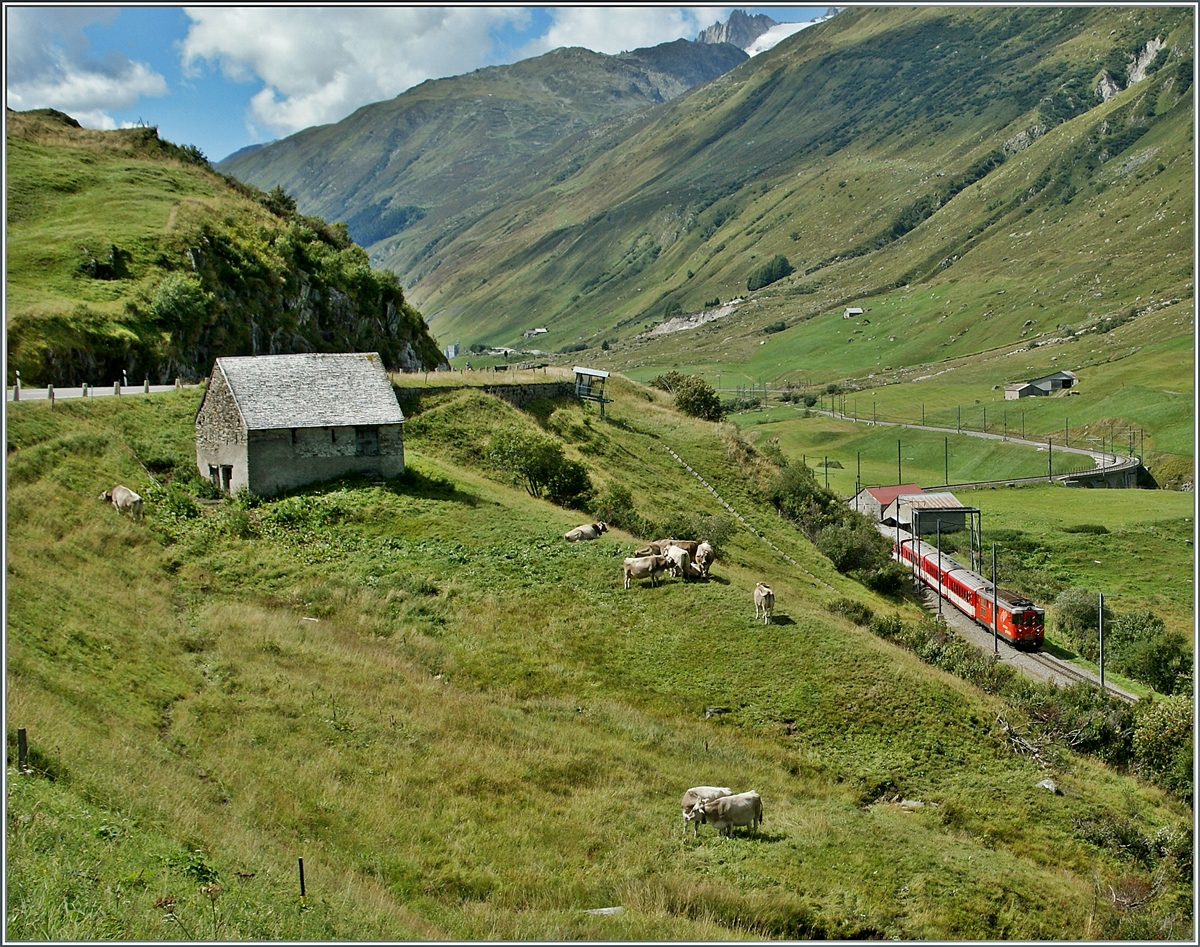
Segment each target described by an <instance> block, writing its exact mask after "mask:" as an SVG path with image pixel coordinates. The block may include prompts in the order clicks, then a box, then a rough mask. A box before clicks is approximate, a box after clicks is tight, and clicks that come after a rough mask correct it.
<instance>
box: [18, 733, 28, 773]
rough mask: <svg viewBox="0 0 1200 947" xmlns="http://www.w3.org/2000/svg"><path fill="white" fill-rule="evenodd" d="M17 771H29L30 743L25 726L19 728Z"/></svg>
mask: <svg viewBox="0 0 1200 947" xmlns="http://www.w3.org/2000/svg"><path fill="white" fill-rule="evenodd" d="M17 772H18V773H28V772H29V743H28V740H27V737H26V735H25V728H24V727H18V728H17Z"/></svg>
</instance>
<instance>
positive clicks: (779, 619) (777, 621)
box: [771, 615, 796, 625]
mask: <svg viewBox="0 0 1200 947" xmlns="http://www.w3.org/2000/svg"><path fill="white" fill-rule="evenodd" d="M771 624H772V625H794V624H796V623H795V622H794V621H792V618H791V616H790V615H772V616H771Z"/></svg>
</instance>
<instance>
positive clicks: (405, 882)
mask: <svg viewBox="0 0 1200 947" xmlns="http://www.w3.org/2000/svg"><path fill="white" fill-rule="evenodd" d="M404 394H406V395H407V397H406V398H405V403H406V404H407V405H409V413H410V418H411V420H410V421H409V430H408V437H407V447H408V449H409V458H408V459H409V464H410V473H409V474H408V475H407V476H406V477H405V478H403V479H401V480H398V481H394V482H389V483H386V484H382V485H373V484H370V483H363V482H359V481H352V482H346V483H332V484H326V485H323V486H321V487H319V488H316V489H312V490H307V491H303V492H300V493H297V494H296V495H294V496H290V497H283V498H279V499H276V500H273V501H270V502H263V503H260V504H247V503H245V502H238V501H230V500H226V501H223V502H222V503H220V504H218V505H216V506H213V507H205V508H199V507H197V505H196V504H195V503H194V502H193V501H191V500H190V499H189V498H188V497H187V495H186V493H185V492H182V491H181V490H179V489H178V484H179V483H180V482H181V481H182V479H183V477H184V476H185V474H186V470H187V467H188V465H189V464H190V463H191V455H192V450H193V445H192V420H191V419H192V414H193V413H194V411H195V408H196V404H197V400H198V395H197V394H196V393H194V392H181V393H177V394H173V395H168V396H162V397H159V396H151V397H147V398H139V399H120V400H118V399H101V400H97V401H96V402H95V403H86V402H60V403H59V404H58V405H57V406H56V407H55V408H54V409H50V407H49V405H47V404H37V403H21V404H19V405H13V406H12V409H11V410H10V413H9V424H8V428H7V431H8V445H7V447H8V486H9V493H8V497H7V503H8V528H9V535H8V549H7V552H8V561H7V586H8V587H7V591H8V628H7V648H8V652H7V675H8V676H7V680H6V685H7V713H8V719H7V728H8V731H7V737H8V745H9V754H10V769H9V779H8V791H9V796H8V799H7V809H8V813H9V819H8V821H7V825H6V831H7V833H8V836H7V838H8V846H7V857H8V863H7V865H6V868H7V874H6V884H7V910H8V917H7V928H6V933H7V935H8V936H9V937H11V938H13V939H48V940H61V939H72V940H93V939H147V940H157V939H163V938H171V939H173V938H181V939H182V938H186V939H197V938H199V939H211V940H222V939H288V940H342V939H349V940H354V939H373V940H390V939H396V938H418V939H432V938H453V939H500V940H505V939H515V940H524V939H530V940H541V939H564V938H577V939H578V938H583V939H622V938H627V939H636V940H653V939H670V940H684V941H692V940H718V939H726V938H735V939H743V938H747V937H751V938H754V937H764V936H765V937H780V938H807V937H835V938H856V937H897V938H902V939H908V938H912V939H920V938H925V939H965V938H988V939H991V938H1013V939H1029V940H1041V939H1046V940H1055V939H1073V938H1081V937H1082V938H1097V939H1106V938H1140V937H1151V936H1154V937H1163V936H1165V937H1169V938H1186V937H1187V936H1188V934H1189V931H1190V928H1191V924H1192V920H1191V918H1192V906H1191V900H1190V896H1191V890H1190V873H1189V870H1190V863H1188V864H1187V865H1185V864H1184V862H1183V860H1182V859H1183V857H1184V855H1185V854H1186V853H1187V852H1190V845H1191V842H1190V825H1189V822H1190V813H1189V812H1188V811H1187V810H1186V809H1185V808H1184V807H1182V806H1181V805H1179V804H1178V803H1175V802H1171V801H1170V800H1168V799H1167V798H1165V797H1164V796H1163V795H1162V794H1161V793H1159V792H1158V791H1156V790H1153V789H1151V788H1148V787H1147V786H1146V785H1144V784H1141V783H1138V782H1136V781H1134V780H1133V779H1131V778H1130V777H1128V776H1123V775H1120V774H1119V773H1117V772H1115V771H1113V770H1110V769H1108V768H1106V767H1104V766H1102V765H1100V764H1098V763H1096V762H1095V761H1093V760H1091V759H1088V758H1083V757H1071V756H1067V755H1062V756H1057V755H1056V756H1053V757H1051V760H1052V764H1051V769H1050V771H1049V772H1050V774H1051V775H1052V776H1053V778H1054V779H1055V781H1056V782H1057V783H1058V784H1059V786H1060V787H1062V788H1063V789H1064V795H1061V796H1060V795H1052V794H1049V793H1047V792H1045V790H1043V789H1040V788H1038V787H1037V786H1036V783H1037V782H1038V781H1039V780H1040V779H1042V778H1043V777H1044V776H1045V775H1047V771H1045V770H1043V769H1041V768H1039V767H1038V766H1036V765H1034V764H1033V763H1032V762H1030V761H1029V760H1028V759H1026V758H1025V757H1021V756H1017V755H1014V754H1013V753H1012V752H1011V751H1010V750H1009V749H1007V747H1006V744H1005V742H1004V741H1003V739H1002V738H1001V734H1000V731H999V729H998V727H997V725H996V724H995V723H994V721H996V718H997V715H998V714H999V715H1003V714H1006V713H1011V711H1009V710H1008V709H1006V707H1005V706H1004V705H1003V704H1001V703H1000V702H999V701H997V700H996V699H994V698H991V697H987V696H984V695H983V694H981V693H980V692H978V691H977V690H975V689H974V688H973V687H971V686H970V685H967V684H965V683H963V682H962V681H959V680H957V679H955V678H951V677H949V676H947V675H945V674H943V673H941V672H938V671H934V670H931V669H930V668H928V667H927V666H925V665H923V664H920V663H919V662H917V660H916V659H915V658H914V657H913V656H912V655H910V654H908V653H907V652H904V651H901V650H898V649H896V648H894V647H893V646H891V645H889V644H887V643H885V642H883V641H882V640H880V639H878V638H875V637H874V636H872V635H870V634H868V633H867V632H866V630H865V629H863V628H860V627H857V626H854V625H852V624H850V623H849V622H847V621H846V620H845V619H843V618H841V617H838V616H837V615H835V614H833V613H832V612H831V611H830V610H829V608H830V606H831V605H832V603H833V602H834V601H836V599H838V598H843V597H850V598H853V599H855V600H859V601H861V602H863V603H864V604H867V605H869V606H870V607H872V608H874V609H876V610H877V611H880V612H888V611H891V610H892V609H893V608H895V609H898V610H899V611H900V612H901V613H903V614H905V615H911V614H912V611H911V606H907V605H904V606H899V605H889V604H888V603H886V602H884V601H882V600H880V599H878V598H876V597H874V596H872V595H870V594H869V593H867V592H865V591H862V590H861V589H858V588H856V586H854V584H853V583H850V582H849V581H848V580H846V579H844V578H842V577H839V576H837V575H836V574H835V573H834V572H833V570H832V568H830V566H829V564H828V562H826V561H825V560H824V559H823V558H822V557H821V556H819V555H818V554H817V553H816V552H815V550H813V548H812V547H811V546H809V545H808V544H807V543H806V542H805V541H804V540H803V539H802V538H800V537H799V534H798V533H795V532H794V531H791V530H790V528H789V527H787V526H786V525H785V524H784V523H783V522H782V521H781V520H779V519H778V518H777V517H775V516H774V514H773V513H772V512H771V511H770V510H769V509H767V508H765V507H763V506H762V505H761V503H760V502H759V501H757V500H756V499H755V498H754V496H753V495H752V491H751V489H750V484H751V482H752V478H753V477H754V476H755V470H756V468H755V467H754V465H753V458H750V459H749V460H747V459H746V455H745V453H744V452H743V451H740V450H734V451H733V452H732V453H731V451H730V445H733V446H735V447H736V443H735V442H732V441H730V440H729V439H728V436H727V434H726V436H725V438H724V439H723V438H722V436H721V434H720V432H719V431H714V429H713V427H712V426H711V425H708V424H701V423H699V422H692V421H689V420H686V419H683V418H680V417H679V416H678V415H676V414H675V413H674V412H673V411H671V410H670V409H669V408H668V407H667V406H666V405H665V404H664V403H663V397H662V396H661V395H660V394H656V393H654V392H652V391H649V390H647V389H644V388H642V387H641V386H637V385H634V384H631V383H628V382H623V381H621V380H620V379H614V381H613V390H612V394H613V395H614V397H615V399H616V400H615V401H614V402H613V403H612V404H610V405H609V406H608V414H609V417H610V420H609V421H607V422H600V421H599V419H598V418H597V417H596V415H595V413H594V410H589V409H586V408H584V407H581V406H580V405H579V404H577V403H569V402H564V403H557V402H546V403H540V404H538V403H535V404H533V405H531V406H530V409H529V411H528V412H517V411H515V410H513V409H511V408H510V407H508V406H507V405H506V404H504V403H502V402H499V401H496V400H494V399H491V398H490V397H487V396H485V395H482V394H480V393H479V392H477V391H470V390H456V389H453V388H450V387H448V386H443V387H441V388H427V389H421V388H414V389H411V390H410V391H409V392H405V393H404ZM508 426H517V427H519V428H523V429H527V430H535V429H537V430H542V431H544V432H546V433H547V434H552V435H553V436H555V437H556V438H558V439H559V442H560V443H561V445H562V446H563V448H564V450H566V451H567V452H568V454H569V456H571V457H573V458H577V459H582V460H584V461H585V462H586V463H587V464H588V466H589V467H590V468H591V470H592V474H593V477H594V479H595V480H596V482H597V483H598V484H604V483H610V482H615V483H622V484H625V485H627V486H629V487H630V488H631V489H632V491H633V493H634V496H635V500H636V503H637V506H638V509H639V510H644V511H645V512H647V513H649V514H651V515H653V516H655V517H663V516H666V515H668V514H669V513H670V512H672V511H682V512H704V513H717V512H721V509H720V508H719V507H716V505H715V503H714V500H713V499H712V497H711V495H710V494H709V493H708V492H707V491H706V490H705V489H704V488H703V487H702V486H700V485H699V484H698V483H697V482H696V481H695V480H694V478H692V477H691V476H690V475H688V474H687V473H686V472H685V471H684V470H683V469H682V468H680V467H679V466H678V464H677V463H676V462H675V461H674V460H672V459H671V457H670V455H669V454H667V452H666V451H665V450H663V448H664V447H665V446H670V447H672V448H673V449H674V450H676V451H678V452H679V453H680V454H681V455H682V456H683V457H684V458H685V459H686V460H687V461H688V462H689V463H690V464H692V465H693V466H694V467H695V468H696V469H697V470H699V471H701V472H702V473H703V474H704V476H705V477H706V479H708V481H709V482H710V483H712V484H713V485H714V486H715V487H716V488H717V489H718V490H719V492H720V493H721V494H722V495H724V496H726V497H727V498H728V499H730V500H731V501H732V502H733V503H734V505H735V506H736V507H737V508H738V509H739V510H740V511H741V512H742V513H743V514H744V515H746V516H747V518H748V519H749V520H750V521H751V522H752V523H753V524H754V525H755V526H756V527H757V528H759V529H760V530H762V531H764V533H766V535H767V536H769V537H770V538H771V539H772V541H774V542H775V543H776V544H777V545H779V546H780V547H781V548H783V549H784V550H785V551H786V552H787V553H788V554H789V555H791V556H792V557H793V558H794V559H795V560H796V561H797V563H798V564H799V567H796V566H792V565H790V564H788V563H786V562H785V561H784V560H783V559H781V558H780V557H779V556H778V555H777V554H776V553H774V552H772V551H771V550H770V549H769V548H768V547H767V546H766V545H765V544H764V543H762V542H761V541H760V540H758V539H757V538H755V537H754V536H752V535H751V534H750V533H748V532H746V531H739V532H735V533H734V534H733V535H732V536H731V537H730V539H729V540H728V542H727V543H726V544H725V546H724V549H723V553H722V556H721V559H720V561H719V562H718V563H717V565H716V567H715V568H714V576H713V578H712V579H711V580H710V581H709V582H706V583H689V584H684V583H681V582H678V581H675V580H667V581H666V582H665V583H664V584H663V585H661V586H660V587H659V588H650V587H649V586H647V585H645V584H644V583H638V584H637V585H636V586H635V587H634V588H632V589H630V590H628V591H626V590H624V589H622V588H621V578H620V560H621V557H622V556H623V555H624V554H625V553H626V552H627V551H628V550H629V549H630V548H631V547H632V545H633V543H634V542H635V541H636V540H635V538H634V537H632V536H630V535H628V534H624V533H622V532H620V531H614V532H613V533H611V534H608V535H606V536H605V537H603V538H602V539H601V540H599V541H597V542H595V543H585V544H577V545H569V544H566V543H564V542H562V540H561V539H560V536H561V534H562V532H563V531H564V530H565V529H567V528H568V527H570V526H573V525H575V524H577V523H578V522H581V521H582V519H583V514H580V513H576V512H572V511H567V510H562V509H559V508H557V507H554V506H551V505H549V504H547V503H545V502H544V501H539V500H534V499H531V498H530V497H529V496H527V495H526V494H525V493H524V492H523V491H522V490H520V489H519V488H517V489H513V488H510V487H508V486H506V485H505V484H504V483H503V482H502V478H500V479H498V477H497V474H496V473H495V472H494V471H491V470H489V469H488V468H487V467H486V466H485V465H483V464H482V463H481V462H480V457H481V454H482V452H481V451H479V450H476V449H472V447H473V446H474V445H482V444H486V442H487V440H488V438H489V437H490V436H492V435H493V433H494V432H495V431H497V430H501V429H504V428H505V427H508ZM735 458H742V460H738V459H735ZM167 461H173V463H168V462H167ZM747 464H748V465H747ZM146 468H149V469H152V470H155V471H159V472H160V473H159V476H160V477H162V473H161V472H162V471H170V472H171V473H172V474H173V479H172V481H171V482H170V483H167V484H166V485H157V484H155V483H154V482H153V481H152V479H151V478H150V476H149V474H148V473H147V469H146ZM114 481H122V482H125V483H129V484H131V485H133V486H135V487H137V488H138V489H139V490H141V491H142V492H143V493H144V494H145V495H146V497H147V517H146V523H145V524H141V525H139V524H133V523H131V522H130V521H129V520H128V519H124V518H120V517H118V516H117V514H115V513H114V512H113V511H112V510H111V508H108V507H106V506H105V505H104V504H102V503H101V502H100V501H98V500H96V499H95V496H96V495H97V493H98V492H99V491H100V490H101V489H103V488H105V487H108V486H111V484H112V483H113V482H114ZM762 578H767V579H769V580H770V581H771V582H772V584H773V585H774V586H775V589H776V592H777V595H778V606H777V621H776V623H775V624H773V625H770V626H766V627H764V626H762V625H755V624H753V622H752V621H751V618H750V611H751V608H750V598H749V593H750V589H751V588H752V587H753V584H754V582H755V581H756V580H758V579H762ZM710 707H724V708H727V709H728V712H727V713H723V714H716V715H713V716H712V717H711V718H710V717H707V716H706V714H705V710H706V708H710ZM17 727H25V728H27V729H28V732H29V737H30V742H31V746H32V756H31V762H32V764H33V767H34V771H35V775H31V776H18V775H17V774H16V773H15V770H14V769H13V768H12V765H13V761H14V760H15V748H14V744H15V729H16V728H17ZM698 783H715V784H718V785H731V786H736V787H737V788H739V789H744V788H751V787H753V788H756V789H757V790H759V792H760V793H761V794H762V795H763V798H764V800H765V806H766V822H765V824H764V826H763V831H762V833H761V835H760V837H759V839H758V840H757V841H755V840H750V839H743V838H736V839H732V840H720V839H718V838H716V837H715V836H714V835H713V834H712V833H711V831H709V830H707V829H706V830H703V831H702V834H701V836H700V839H699V840H693V839H690V838H689V839H683V838H681V834H680V821H679V811H678V807H677V800H678V796H679V795H680V793H681V792H682V791H683V789H684V788H686V787H687V786H689V785H693V784H698ZM896 797H904V798H907V799H909V800H917V801H920V802H923V803H925V805H924V806H923V807H921V808H917V809H915V810H913V807H911V806H910V807H909V809H905V808H903V807H901V806H900V805H898V804H896V803H895V802H894V801H892V800H894V799H895V798H896ZM934 804H936V808H935V806H934ZM298 857H302V858H303V859H304V867H305V873H306V880H307V905H306V906H301V905H300V903H299V897H298V894H299V892H298V890H297V883H296V867H297V866H296V859H297V858H298ZM1131 902H1136V906H1130V904H1131ZM617 905H619V906H621V907H622V908H623V911H621V912H620V913H617V914H612V915H594V914H588V913H585V912H586V911H587V910H590V909H595V908H602V907H611V906H617Z"/></svg>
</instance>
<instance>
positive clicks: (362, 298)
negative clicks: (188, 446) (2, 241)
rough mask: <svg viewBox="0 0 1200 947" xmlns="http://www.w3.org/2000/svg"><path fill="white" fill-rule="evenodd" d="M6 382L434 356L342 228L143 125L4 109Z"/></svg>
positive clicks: (404, 307)
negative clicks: (351, 357)
mask: <svg viewBox="0 0 1200 947" xmlns="http://www.w3.org/2000/svg"><path fill="white" fill-rule="evenodd" d="M6 131H7V142H8V152H7V168H6V172H7V174H6V178H5V185H6V188H7V195H8V206H7V211H8V218H7V238H8V239H7V265H8V273H7V276H8V280H7V284H6V287H5V289H6V315H7V329H8V379H7V383H8V384H9V385H11V384H13V382H14V381H15V377H16V376H15V372H17V371H20V372H21V377H22V380H23V381H24V382H25V384H27V385H38V386H40V385H44V384H46V383H51V384H56V385H60V386H67V385H78V384H80V383H83V382H88V383H90V384H99V385H103V384H111V383H112V381H113V379H115V378H119V377H120V376H121V372H122V370H124V371H127V372H128V375H129V377H130V379H131V380H137V381H140V380H141V379H143V378H149V379H151V380H152V381H153V382H155V383H162V382H170V381H174V379H175V378H176V377H178V376H182V377H183V378H185V379H189V380H194V379H195V378H197V377H200V376H203V375H206V374H207V373H208V371H209V369H210V368H211V366H212V363H213V360H214V359H215V358H217V357H219V356H222V355H251V354H257V353H263V354H266V353H287V352H297V351H348V350H349V351H363V350H366V351H378V352H379V353H380V354H381V355H382V356H383V358H384V360H385V362H386V363H387V364H388V365H389V366H390V367H393V368H396V369H400V368H420V367H422V366H425V367H429V368H432V367H434V366H436V365H437V364H438V363H439V362H440V361H441V360H442V357H441V355H440V353H439V351H438V348H437V345H436V344H435V343H434V341H433V339H432V337H431V336H430V335H429V329H428V326H427V325H426V324H425V322H424V320H423V319H422V317H421V315H420V313H418V312H417V310H416V309H414V308H413V307H412V306H411V305H409V304H408V302H407V301H406V300H405V297H404V293H403V292H402V290H401V288H400V285H399V283H398V281H397V280H396V278H395V276H394V275H392V274H390V273H385V272H381V271H377V270H373V269H371V267H370V265H369V263H368V260H367V256H366V253H365V252H364V251H363V250H362V249H361V248H360V247H358V246H355V245H354V244H353V243H352V242H351V241H350V239H349V238H348V237H347V235H346V231H345V228H343V227H337V226H333V227H331V226H329V225H328V224H326V223H325V221H324V220H322V219H320V218H317V217H306V216H303V215H300V214H297V213H296V211H295V205H294V202H292V201H291V200H290V199H289V198H287V196H286V195H283V194H282V193H281V192H276V193H273V194H264V193H263V192H261V191H258V190H257V189H255V188H251V187H247V186H246V185H243V184H240V183H239V182H237V181H236V180H233V179H231V178H226V177H223V176H221V175H219V174H216V173H215V172H214V171H213V170H212V169H211V168H210V167H209V166H208V164H207V162H206V161H205V160H204V157H203V155H201V154H200V153H199V152H198V151H196V149H194V148H190V147H185V148H180V147H178V146H176V145H173V144H171V143H169V142H164V141H162V140H160V139H159V138H158V135H157V133H156V131H155V129H153V128H133V129H125V130H121V131H112V132H96V131H87V130H84V129H82V128H80V127H79V125H78V124H77V123H76V122H75V121H74V120H73V119H71V118H70V117H68V116H66V115H63V114H62V113H60V112H54V111H52V110H40V111H33V112H13V111H8V112H7V114H6Z"/></svg>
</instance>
